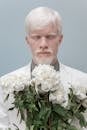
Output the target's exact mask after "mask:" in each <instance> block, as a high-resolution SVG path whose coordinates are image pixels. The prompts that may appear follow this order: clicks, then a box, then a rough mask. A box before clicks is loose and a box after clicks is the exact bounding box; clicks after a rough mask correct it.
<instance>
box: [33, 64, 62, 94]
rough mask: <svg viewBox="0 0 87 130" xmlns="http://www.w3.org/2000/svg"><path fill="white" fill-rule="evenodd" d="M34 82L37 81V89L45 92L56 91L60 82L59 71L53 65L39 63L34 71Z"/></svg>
mask: <svg viewBox="0 0 87 130" xmlns="http://www.w3.org/2000/svg"><path fill="white" fill-rule="evenodd" d="M32 76H33V79H32V82H35V88H36V91H37V92H38V91H39V92H41V93H44V92H48V91H55V90H57V89H58V85H59V83H60V75H59V72H57V71H56V70H54V67H53V66H51V65H45V64H44V65H41V64H40V65H38V66H36V67H35V69H34V70H33V72H32Z"/></svg>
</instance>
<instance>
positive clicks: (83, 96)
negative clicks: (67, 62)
mask: <svg viewBox="0 0 87 130" xmlns="http://www.w3.org/2000/svg"><path fill="white" fill-rule="evenodd" d="M72 89H73V92H74V94H75V95H76V96H77V98H78V100H79V101H81V102H82V105H83V106H84V107H86V108H87V86H84V87H83V86H81V85H80V84H78V85H73V86H72Z"/></svg>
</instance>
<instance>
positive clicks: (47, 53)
mask: <svg viewBox="0 0 87 130" xmlns="http://www.w3.org/2000/svg"><path fill="white" fill-rule="evenodd" d="M50 54H51V53H50V52H39V53H38V55H50Z"/></svg>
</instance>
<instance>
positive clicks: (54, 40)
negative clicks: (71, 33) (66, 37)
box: [26, 23, 63, 64]
mask: <svg viewBox="0 0 87 130" xmlns="http://www.w3.org/2000/svg"><path fill="white" fill-rule="evenodd" d="M62 39H63V35H62V34H59V33H58V30H57V27H56V25H55V26H54V25H53V24H52V23H50V24H49V25H47V26H45V27H43V28H41V29H37V30H33V31H31V32H30V34H29V35H26V41H27V43H28V45H29V47H30V49H31V53H32V59H33V62H34V63H35V64H55V62H56V61H57V53H58V50H59V47H60V44H61V42H62Z"/></svg>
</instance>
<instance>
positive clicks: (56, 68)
mask: <svg viewBox="0 0 87 130" xmlns="http://www.w3.org/2000/svg"><path fill="white" fill-rule="evenodd" d="M50 65H52V66H54V69H55V70H56V71H59V62H58V59H57V60H56V61H55V63H52V64H50ZM35 66H37V64H35V63H34V61H33V60H32V63H31V72H32V71H33V69H34V68H35Z"/></svg>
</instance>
